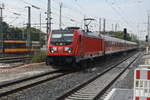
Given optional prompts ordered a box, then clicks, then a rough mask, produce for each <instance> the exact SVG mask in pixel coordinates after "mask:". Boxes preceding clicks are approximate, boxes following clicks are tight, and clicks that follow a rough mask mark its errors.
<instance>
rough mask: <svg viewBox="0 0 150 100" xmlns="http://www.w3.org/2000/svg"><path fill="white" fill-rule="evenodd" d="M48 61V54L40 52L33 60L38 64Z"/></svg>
mask: <svg viewBox="0 0 150 100" xmlns="http://www.w3.org/2000/svg"><path fill="white" fill-rule="evenodd" d="M45 59H46V53H45V52H39V53H36V54H34V56H33V58H32V62H33V63H38V62H44V61H45Z"/></svg>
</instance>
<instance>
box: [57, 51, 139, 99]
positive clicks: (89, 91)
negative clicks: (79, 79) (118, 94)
mask: <svg viewBox="0 0 150 100" xmlns="http://www.w3.org/2000/svg"><path fill="white" fill-rule="evenodd" d="M140 55H141V53H137V54H135V55H134V56H130V57H128V58H126V59H124V60H122V61H120V62H119V63H117V64H114V65H112V66H110V67H108V68H107V69H105V70H104V71H103V72H101V73H99V74H97V75H96V76H95V77H93V78H91V79H89V80H88V81H85V82H84V83H83V84H80V85H78V86H75V87H74V88H73V89H71V90H69V91H68V92H66V93H65V94H63V95H62V96H60V97H59V98H57V100H97V99H98V98H99V97H100V96H101V95H103V94H104V93H105V91H106V90H107V89H108V88H109V87H110V86H112V85H113V83H114V82H115V81H116V80H117V79H118V78H119V77H120V76H121V75H122V74H123V73H124V72H125V71H126V70H127V69H128V67H129V66H130V65H131V64H132V63H134V61H135V60H136V59H137V58H138V57H139V56H140Z"/></svg>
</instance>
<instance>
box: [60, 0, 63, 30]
mask: <svg viewBox="0 0 150 100" xmlns="http://www.w3.org/2000/svg"><path fill="white" fill-rule="evenodd" d="M62 6H63V4H62V2H61V3H60V15H59V29H61V28H62V27H61V24H62Z"/></svg>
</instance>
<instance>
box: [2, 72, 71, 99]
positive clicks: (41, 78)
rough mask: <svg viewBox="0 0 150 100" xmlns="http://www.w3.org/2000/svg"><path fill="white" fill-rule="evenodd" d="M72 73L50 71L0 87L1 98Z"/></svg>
mask: <svg viewBox="0 0 150 100" xmlns="http://www.w3.org/2000/svg"><path fill="white" fill-rule="evenodd" d="M71 73H73V72H69V71H68V72H63V71H61V70H55V71H48V72H46V73H42V74H39V75H35V76H31V77H28V78H24V79H20V80H16V81H14V82H10V83H7V84H3V85H0V97H3V96H6V95H9V94H12V93H16V92H17V91H21V90H23V89H27V88H30V87H33V86H35V85H38V84H41V83H43V82H46V81H50V80H54V79H56V78H60V77H62V76H65V75H68V74H71Z"/></svg>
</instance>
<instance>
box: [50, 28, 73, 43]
mask: <svg viewBox="0 0 150 100" xmlns="http://www.w3.org/2000/svg"><path fill="white" fill-rule="evenodd" d="M72 41H73V31H72V30H53V31H52V34H51V44H53V45H70V44H71V43H72Z"/></svg>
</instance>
